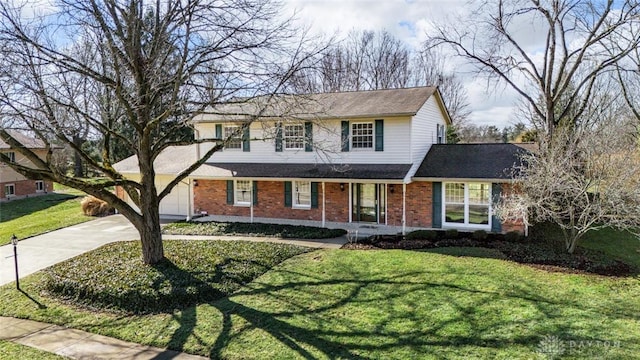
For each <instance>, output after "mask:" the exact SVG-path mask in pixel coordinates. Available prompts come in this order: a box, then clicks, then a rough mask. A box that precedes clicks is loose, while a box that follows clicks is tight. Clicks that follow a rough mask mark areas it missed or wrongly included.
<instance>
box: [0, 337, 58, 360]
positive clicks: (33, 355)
mask: <svg viewBox="0 0 640 360" xmlns="http://www.w3.org/2000/svg"><path fill="white" fill-rule="evenodd" d="M0 359H3V360H25V359H37V360H62V359H67V358H65V357H62V356H58V355H55V354H51V353H48V352H45V351H40V350H37V349H34V348H32V347H28V346H24V345H20V344H16V343H12V342H9V341H3V340H0Z"/></svg>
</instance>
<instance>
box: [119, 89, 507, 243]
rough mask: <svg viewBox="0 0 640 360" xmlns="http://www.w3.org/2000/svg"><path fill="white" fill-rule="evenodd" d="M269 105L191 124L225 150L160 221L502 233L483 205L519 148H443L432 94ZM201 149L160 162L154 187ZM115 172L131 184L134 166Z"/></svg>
mask: <svg viewBox="0 0 640 360" xmlns="http://www.w3.org/2000/svg"><path fill="white" fill-rule="evenodd" d="M276 104H277V105H276V106H270V107H268V108H264V109H262V108H260V107H259V106H258V105H256V104H255V103H249V104H225V105H224V106H220V107H217V108H215V109H210V110H211V111H207V112H206V113H203V114H201V115H199V116H197V117H196V118H195V119H194V120H193V121H194V127H195V130H196V131H195V133H196V136H197V137H198V138H216V139H223V138H228V137H229V136H231V137H232V141H230V142H228V144H227V145H226V147H225V148H224V149H223V150H222V151H219V152H217V153H215V154H214V155H213V156H212V157H211V158H210V159H208V161H207V162H206V163H205V164H204V165H203V166H201V167H200V168H199V169H198V170H196V171H195V172H194V173H193V174H191V176H190V177H189V179H188V180H187V181H185V183H184V184H181V185H180V186H178V187H177V188H176V189H175V190H174V191H173V192H172V194H171V195H169V196H168V197H167V198H166V199H165V200H164V201H163V203H162V205H161V213H164V214H179V215H187V216H190V215H193V214H207V215H210V216H213V217H214V218H215V217H216V216H217V217H225V219H229V217H231V219H233V218H235V219H238V220H242V219H249V220H250V221H264V220H271V221H274V220H275V219H280V220H281V221H283V222H284V221H291V220H303V221H305V222H307V223H308V222H311V223H313V224H317V225H321V226H322V225H326V224H329V223H330V224H332V225H333V226H336V224H347V223H351V224H352V223H360V224H366V225H367V226H368V227H379V228H383V227H385V226H389V227H390V228H389V229H393V230H394V231H395V230H399V229H400V228H402V229H403V230H406V229H407V228H440V227H452V228H461V229H485V230H488V231H491V230H492V231H503V230H504V229H503V227H502V224H500V222H499V221H498V220H497V218H495V217H492V215H491V214H492V209H491V207H492V199H494V198H495V197H496V196H498V195H499V193H500V191H502V185H501V184H502V183H505V182H509V173H508V171H507V169H508V168H510V167H511V166H513V164H514V163H515V162H516V161H517V160H518V156H517V154H518V153H519V151H520V148H518V147H516V146H514V145H508V144H499V145H490V144H487V145H474V146H471V145H446V144H445V133H446V127H447V126H448V125H450V123H451V120H450V119H449V116H448V113H447V110H446V107H445V105H444V103H443V101H442V98H441V96H440V93H439V92H438V91H437V89H436V88H434V87H418V88H408V89H390V90H376V91H354V92H340V93H326V94H312V95H303V96H292V97H287V98H284V97H282V98H280V99H279V101H277V102H276ZM259 108H260V110H259V111H258V110H257V109H259ZM256 112H259V114H260V116H259V117H257V118H256V117H255V116H254V115H255V113H256ZM250 120H251V123H250V125H249V126H248V127H246V128H244V129H243V128H242V124H243V123H245V122H247V121H250ZM210 146H212V145H210V144H201V145H198V146H189V147H180V148H172V149H169V150H167V151H165V153H163V154H161V155H160V156H159V157H158V160H157V162H156V173H157V174H159V175H158V186H159V187H161V188H162V186H163V184H166V183H168V182H169V181H170V180H171V176H172V174H177V173H178V172H179V171H181V170H183V169H185V168H186V167H187V166H188V164H189V163H190V162H192V161H193V160H195V159H196V158H199V157H200V154H203V153H205V152H206V150H207V149H208V148H209V147H210ZM461 156H462V159H460V158H459V157H461ZM436 167H437V168H438V171H436V169H435V168H436ZM116 168H117V169H118V170H119V171H121V172H123V173H127V174H128V176H136V175H135V174H136V173H137V164H136V161H135V159H134V158H129V159H126V160H124V161H122V162H121V163H119V164H117V165H116ZM275 221H278V220H275Z"/></svg>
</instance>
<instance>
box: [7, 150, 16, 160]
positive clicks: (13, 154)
mask: <svg viewBox="0 0 640 360" xmlns="http://www.w3.org/2000/svg"><path fill="white" fill-rule="evenodd" d="M4 155H6V156H7V157H8V158H9V162H12V163H15V162H16V153H15V152H13V151H9V152H6V153H4Z"/></svg>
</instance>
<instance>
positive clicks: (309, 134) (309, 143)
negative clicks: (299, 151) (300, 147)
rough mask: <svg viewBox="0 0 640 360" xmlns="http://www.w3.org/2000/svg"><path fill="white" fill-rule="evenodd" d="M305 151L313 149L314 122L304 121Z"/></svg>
mask: <svg viewBox="0 0 640 360" xmlns="http://www.w3.org/2000/svg"><path fill="white" fill-rule="evenodd" d="M304 151H313V123H312V122H311V121H307V122H305V123H304Z"/></svg>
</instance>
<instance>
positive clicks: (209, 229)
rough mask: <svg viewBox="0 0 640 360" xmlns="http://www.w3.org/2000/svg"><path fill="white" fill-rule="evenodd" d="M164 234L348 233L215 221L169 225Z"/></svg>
mask: <svg viewBox="0 0 640 360" xmlns="http://www.w3.org/2000/svg"><path fill="white" fill-rule="evenodd" d="M163 232H164V233H165V234H172V235H250V236H273V237H280V238H283V239H331V238H336V237H339V236H342V235H344V234H346V233H347V232H346V230H343V229H328V228H321V227H315V226H302V225H281V224H263V223H253V224H250V223H240V222H215V221H211V222H181V223H175V224H169V225H167V226H166V227H165V228H164V229H163Z"/></svg>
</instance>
